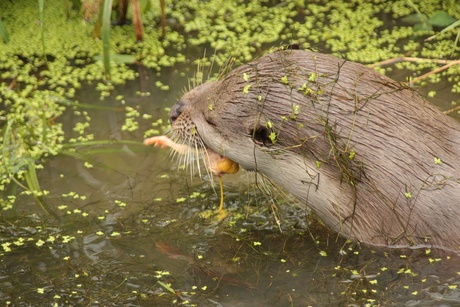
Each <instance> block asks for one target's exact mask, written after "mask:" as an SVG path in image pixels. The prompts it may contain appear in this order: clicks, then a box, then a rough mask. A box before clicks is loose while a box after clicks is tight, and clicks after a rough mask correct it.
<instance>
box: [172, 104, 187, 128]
mask: <svg viewBox="0 0 460 307" xmlns="http://www.w3.org/2000/svg"><path fill="white" fill-rule="evenodd" d="M183 107H184V105H183V104H182V103H180V101H179V102H178V103H176V104H175V105H173V106H172V108H171V111H170V112H169V122H170V123H171V124H173V123H174V122H175V121H176V119H177V118H178V117H179V115H181V114H182V109H183Z"/></svg>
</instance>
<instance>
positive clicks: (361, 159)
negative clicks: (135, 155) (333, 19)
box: [170, 50, 460, 253]
mask: <svg viewBox="0 0 460 307" xmlns="http://www.w3.org/2000/svg"><path fill="white" fill-rule="evenodd" d="M170 121H171V123H172V132H173V134H174V135H175V137H176V138H177V141H179V142H180V143H184V144H187V145H188V146H190V147H193V148H203V150H212V151H214V152H217V153H219V155H221V156H223V157H227V158H229V159H231V160H233V161H235V162H236V163H238V164H239V165H240V166H241V167H242V168H244V169H246V170H248V171H257V172H259V173H261V174H263V175H264V176H267V177H268V178H270V179H271V180H273V181H275V182H276V183H277V184H278V185H280V186H281V187H283V188H284V189H285V190H286V191H288V192H289V193H291V194H292V195H293V196H295V197H296V198H297V199H298V201H299V203H300V205H302V206H305V207H307V208H310V209H311V210H313V211H314V212H315V213H316V215H317V216H318V217H319V218H320V219H321V220H322V222H323V223H324V224H326V225H327V226H328V227H330V228H331V229H333V230H334V231H336V232H338V233H339V234H340V235H342V236H345V237H346V238H350V239H354V240H358V241H360V242H363V243H367V244H371V245H375V246H386V247H393V248H403V247H404V248H412V249H418V248H427V249H442V250H447V251H452V252H454V253H455V252H458V251H459V248H460V227H459V226H458V225H457V223H458V220H459V218H460V124H459V123H458V122H456V121H455V120H454V119H452V118H450V117H448V116H446V115H444V114H443V113H442V112H440V111H439V110H437V109H436V108H435V107H434V106H432V105H431V104H430V103H429V102H427V101H425V100H424V99H422V98H421V97H420V96H419V95H418V94H417V93H416V92H415V91H414V90H412V89H411V88H409V87H408V86H405V85H403V84H400V83H398V82H396V81H394V80H392V79H390V78H388V77H386V76H384V75H382V74H380V73H378V72H376V71H375V70H373V69H371V68H368V67H366V66H364V65H361V64H358V63H353V62H350V61H346V60H344V59H340V58H336V57H333V56H330V55H325V54H321V53H315V52H311V51H306V50H278V51H275V52H272V53H269V54H267V55H265V56H263V57H261V58H259V59H257V60H255V61H253V62H251V63H249V64H246V65H242V66H240V67H239V68H237V69H235V70H233V71H232V72H230V73H228V74H227V75H224V76H222V77H221V78H219V79H218V80H217V81H211V82H207V83H204V84H202V85H200V86H198V87H196V88H194V89H192V90H191V91H190V92H188V93H186V94H185V95H184V96H183V97H182V98H181V99H180V100H179V101H178V102H177V103H176V104H175V105H174V106H173V107H172V108H171V113H170Z"/></svg>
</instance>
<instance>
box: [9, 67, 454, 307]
mask: <svg viewBox="0 0 460 307" xmlns="http://www.w3.org/2000/svg"><path fill="white" fill-rule="evenodd" d="M139 70H140V74H141V76H143V77H142V78H139V80H137V81H135V82H129V83H128V84H126V85H125V86H120V87H117V89H116V92H115V93H113V95H112V97H116V96H117V95H120V94H122V95H124V97H125V98H124V101H125V104H122V102H120V101H118V100H116V99H114V98H108V99H106V100H104V101H99V97H98V95H99V94H98V93H97V92H95V91H94V90H93V89H92V88H91V87H90V86H88V87H86V88H83V89H82V90H81V91H80V92H79V97H77V99H78V100H79V101H80V102H82V103H89V104H96V105H101V106H110V107H115V108H123V107H124V106H126V105H129V106H132V107H138V110H139V112H140V114H141V115H142V114H150V115H152V116H153V118H151V119H142V118H139V125H140V127H139V129H138V130H137V131H134V132H126V131H121V126H122V125H123V124H124V121H125V112H122V111H120V110H93V109H88V110H85V109H78V110H70V108H69V111H68V112H66V113H65V114H64V116H62V117H61V118H59V119H56V121H57V122H61V123H63V124H64V125H65V127H66V129H67V130H68V131H71V130H72V127H74V126H75V124H76V123H77V122H81V121H83V118H84V116H83V115H82V112H83V111H86V112H87V114H88V116H90V117H91V127H90V129H89V130H88V131H87V132H88V133H93V134H94V135H95V137H96V139H98V140H132V141H138V142H139V144H118V145H95V146H91V147H82V148H78V149H77V152H78V153H81V154H84V155H85V156H87V157H88V158H90V160H89V161H84V160H81V159H77V158H75V157H74V156H68V155H59V156H57V157H54V158H52V159H50V160H49V161H48V162H46V163H45V164H44V169H43V170H42V171H40V172H39V179H40V184H41V186H42V188H43V189H45V190H48V191H50V194H49V195H48V197H47V200H48V202H49V204H50V206H51V207H52V208H56V209H55V211H56V213H57V215H58V218H57V219H53V218H51V217H47V216H46V215H44V214H43V212H42V211H41V209H40V207H39V206H38V205H37V204H35V202H34V201H33V199H32V198H30V197H25V196H24V197H21V198H20V200H19V201H18V204H17V206H16V207H15V209H14V211H11V212H6V213H5V214H4V215H3V216H2V217H1V219H0V232H1V237H2V244H5V243H9V245H8V246H7V247H8V248H11V251H8V252H4V253H3V255H2V256H1V259H2V262H1V264H2V266H1V268H0V301H1V302H2V304H7V303H8V302H9V304H10V305H12V306H50V305H55V306H170V305H178V306H193V305H196V306H308V305H311V306H347V305H348V306H362V305H365V304H369V305H372V304H375V305H379V304H380V305H393V304H394V305H407V306H435V305H436V306H458V305H460V298H459V297H460V292H459V291H458V289H457V288H456V285H457V284H458V283H459V278H458V277H457V276H459V275H458V274H457V272H460V266H459V265H458V263H457V262H458V260H457V259H448V257H447V256H445V255H441V256H439V255H436V256H434V255H433V256H432V255H424V254H423V253H421V254H419V253H418V252H413V253H408V254H407V252H401V251H397V250H390V251H388V250H376V251H374V250H372V249H371V248H369V247H365V246H360V245H355V244H353V243H347V242H345V241H344V240H343V239H341V238H337V236H336V234H334V233H331V232H329V231H328V230H327V229H325V228H324V227H322V226H321V225H319V224H318V223H317V222H314V221H312V219H311V218H309V217H308V216H307V212H304V211H303V210H302V209H300V208H298V207H296V206H295V201H294V200H289V201H286V202H282V201H281V202H280V201H279V198H278V200H277V199H276V198H270V197H268V196H265V195H263V194H262V193H260V192H259V191H258V190H257V189H256V188H255V186H254V185H253V184H251V182H254V179H253V177H252V175H251V174H246V173H245V172H244V171H240V173H239V174H236V175H231V176H225V177H224V181H225V193H226V202H225V207H226V208H227V210H229V211H230V212H231V213H232V215H231V217H230V218H229V219H228V220H227V221H226V222H221V223H218V222H214V221H211V220H204V219H201V218H200V217H199V213H200V212H203V211H205V210H209V209H213V208H216V207H217V206H218V203H219V196H218V191H216V182H215V181H214V182H211V180H210V178H209V176H207V175H204V176H202V178H199V176H198V174H190V172H189V171H187V170H183V169H182V168H181V167H180V166H179V165H177V163H175V161H171V159H170V158H169V151H168V150H166V149H163V150H162V149H159V148H152V147H146V146H143V145H142V144H141V142H142V140H143V132H144V131H146V130H148V129H150V128H152V127H151V123H152V122H155V121H156V120H157V119H159V118H162V119H163V120H164V121H165V122H166V121H167V117H168V113H167V111H165V109H164V108H165V107H170V106H172V105H173V104H174V103H175V102H176V101H177V99H178V98H179V97H180V95H181V93H183V92H184V89H185V88H186V87H187V86H188V81H187V77H188V76H184V77H180V75H179V73H178V71H181V70H184V67H177V70H176V68H174V69H171V70H170V71H169V72H163V73H162V75H160V76H159V75H157V74H155V73H153V72H150V71H147V70H145V69H143V68H142V67H140V68H139ZM189 76H190V75H189ZM157 80H160V81H161V82H162V83H163V84H168V85H169V86H170V90H169V91H162V90H160V89H158V88H156V87H155V86H154V83H155V81H157ZM398 80H399V81H402V80H404V79H398ZM443 86H445V85H443V84H438V85H436V86H435V87H436V89H437V90H438V96H436V99H435V101H434V102H438V101H439V102H440V104H439V106H440V107H441V108H443V109H448V108H450V105H449V103H450V101H452V100H453V99H454V98H453V97H451V96H450V94H449V93H445V91H444V92H443V91H442V90H441V89H442V87H443ZM432 89H434V88H431V89H422V90H421V92H422V94H423V93H427V92H428V91H429V90H432ZM138 91H140V92H150V93H151V95H150V96H148V97H142V96H139V95H136V92H138ZM75 111H77V112H75ZM78 112H80V113H78ZM77 136H78V134H77V133H75V135H74V137H77ZM85 162H89V163H91V164H92V165H93V167H92V168H87V167H85ZM21 238H22V239H21Z"/></svg>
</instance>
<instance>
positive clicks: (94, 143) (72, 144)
mask: <svg viewBox="0 0 460 307" xmlns="http://www.w3.org/2000/svg"><path fill="white" fill-rule="evenodd" d="M114 144H126V145H139V146H145V145H144V144H143V143H142V142H137V141H129V140H121V141H115V140H100V141H86V142H78V143H66V144H62V147H80V146H94V145H114Z"/></svg>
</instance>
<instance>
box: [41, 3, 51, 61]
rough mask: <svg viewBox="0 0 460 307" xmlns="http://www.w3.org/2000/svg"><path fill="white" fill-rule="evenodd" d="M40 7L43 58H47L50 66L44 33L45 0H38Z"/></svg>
mask: <svg viewBox="0 0 460 307" xmlns="http://www.w3.org/2000/svg"><path fill="white" fill-rule="evenodd" d="M38 8H39V12H40V33H41V37H42V49H43V58H44V59H45V63H46V66H47V67H49V65H48V59H47V58H46V46H45V33H44V23H45V17H44V12H43V11H44V8H45V0H38Z"/></svg>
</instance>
